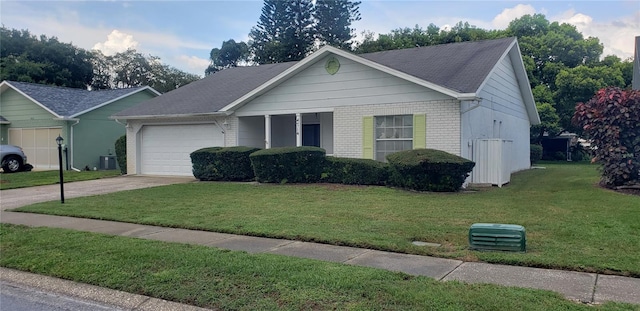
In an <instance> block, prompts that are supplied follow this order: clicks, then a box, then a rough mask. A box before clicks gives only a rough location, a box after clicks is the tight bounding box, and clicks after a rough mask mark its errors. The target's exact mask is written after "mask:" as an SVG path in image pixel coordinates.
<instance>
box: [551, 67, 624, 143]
mask: <svg viewBox="0 0 640 311" xmlns="http://www.w3.org/2000/svg"><path fill="white" fill-rule="evenodd" d="M555 86H556V91H555V93H554V99H555V105H554V107H555V108H556V110H557V112H558V115H559V116H560V126H562V128H563V129H565V130H571V131H575V132H581V129H580V128H579V127H574V126H572V124H571V118H572V117H573V114H574V112H575V107H576V104H577V103H579V102H586V101H588V100H589V99H590V98H592V97H593V96H594V94H595V93H596V92H597V91H598V90H599V89H602V88H605V87H624V86H625V81H624V78H623V75H622V72H621V71H620V69H618V68H615V67H607V66H596V67H589V66H585V65H581V66H577V67H574V68H567V69H562V70H561V71H560V72H559V73H558V75H557V78H556V81H555Z"/></svg>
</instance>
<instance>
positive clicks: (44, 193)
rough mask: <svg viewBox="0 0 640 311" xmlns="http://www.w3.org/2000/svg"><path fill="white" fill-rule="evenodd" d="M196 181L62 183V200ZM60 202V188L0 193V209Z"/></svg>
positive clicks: (161, 178) (135, 179)
mask: <svg viewBox="0 0 640 311" xmlns="http://www.w3.org/2000/svg"><path fill="white" fill-rule="evenodd" d="M195 181H197V180H196V179H195V178H193V177H174V176H169V177H167V176H138V175H130V176H118V177H113V178H103V179H96V180H88V181H75V182H70V183H65V184H64V198H65V199H68V198H77V197H86V196H91V195H98V194H105V193H112V192H118V191H124V190H133V189H141V188H150V187H157V186H164V185H171V184H181V183H189V182H195ZM54 200H60V185H47V186H37V187H29V188H20V189H9V190H2V191H0V210H3V211H4V210H7V209H13V208H18V207H21V206H26V205H29V204H34V203H40V202H47V201H54Z"/></svg>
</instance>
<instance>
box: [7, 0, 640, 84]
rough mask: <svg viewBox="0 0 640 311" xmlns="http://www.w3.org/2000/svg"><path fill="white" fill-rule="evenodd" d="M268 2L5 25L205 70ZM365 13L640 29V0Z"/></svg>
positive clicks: (95, 10)
mask: <svg viewBox="0 0 640 311" xmlns="http://www.w3.org/2000/svg"><path fill="white" fill-rule="evenodd" d="M262 4H263V2H262V1H248V0H247V1H242V0H241V1H213V0H209V1H141V0H139V1H24V0H22V1H6V0H1V1H0V21H1V22H2V24H3V25H4V26H5V27H8V28H17V29H29V31H31V33H32V34H35V35H40V34H45V35H47V36H56V37H58V38H59V39H60V40H61V41H63V42H72V43H73V44H74V45H76V46H78V47H81V48H85V49H92V48H97V49H100V50H102V51H103V52H104V53H105V54H110V53H115V52H118V51H123V50H126V49H127V48H129V47H133V48H136V49H137V50H138V51H140V52H143V53H146V54H152V55H156V56H159V57H161V59H162V61H163V62H164V63H167V64H170V65H172V66H175V67H177V68H179V69H181V70H184V71H188V72H192V73H196V74H199V75H202V74H203V72H204V69H205V68H206V66H207V65H208V57H209V52H210V51H211V49H212V48H214V47H220V45H221V44H222V41H224V40H228V39H234V40H236V41H239V40H240V41H246V40H248V34H249V31H250V30H251V27H253V26H255V25H256V22H257V21H258V18H259V16H260V10H261V8H262ZM360 13H361V15H362V20H361V21H358V22H356V23H355V24H354V25H353V26H354V27H355V28H356V32H357V33H358V35H359V36H360V37H361V36H362V35H361V33H362V32H363V31H370V32H374V33H376V34H380V33H388V32H390V30H392V29H396V28H401V27H414V26H415V25H416V24H417V25H420V26H421V27H423V28H426V26H427V25H429V24H430V23H434V24H435V25H437V26H439V27H440V28H445V27H446V26H448V25H454V24H456V23H457V22H459V21H468V22H469V23H470V24H471V25H475V26H477V27H480V28H485V29H504V28H505V27H506V26H507V24H508V22H509V21H511V20H513V19H514V18H517V17H520V16H522V15H524V14H533V13H542V14H545V15H546V17H547V19H549V20H551V21H559V22H568V23H571V24H574V25H576V27H577V28H578V30H580V31H581V32H582V33H583V34H584V35H585V36H594V37H598V38H599V39H600V42H601V43H603V44H604V47H605V51H604V54H605V55H608V54H615V55H618V56H620V57H621V58H628V57H631V56H632V55H633V40H634V37H635V36H640V1H639V0H635V1H604V0H602V1H470V0H469V1H428V0H422V1H398V0H383V1H370V0H362V4H361V5H360Z"/></svg>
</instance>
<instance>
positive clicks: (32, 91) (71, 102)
mask: <svg viewBox="0 0 640 311" xmlns="http://www.w3.org/2000/svg"><path fill="white" fill-rule="evenodd" d="M0 85H1V86H2V92H4V91H5V89H7V88H9V87H10V88H12V89H14V90H15V91H17V92H18V93H20V94H22V95H23V96H25V97H27V98H28V99H30V100H31V101H33V102H34V103H36V104H38V105H40V106H41V107H42V108H44V109H45V110H47V111H49V112H50V113H51V114H53V115H54V116H55V117H57V118H73V117H76V116H78V115H80V114H82V113H85V112H88V111H91V110H93V109H96V108H99V107H102V106H103V105H105V104H108V103H110V102H112V101H114V100H117V99H119V98H122V97H124V96H127V95H130V94H133V93H137V92H140V91H143V90H146V89H148V90H149V91H151V92H152V93H154V94H156V95H160V93H158V92H157V91H156V90H154V89H153V88H151V87H148V86H136V87H129V88H122V89H110V90H87V89H79V88H70V87H64V86H55V85H45V84H38V83H30V82H18V81H7V80H5V81H3V82H2V83H1V84H0Z"/></svg>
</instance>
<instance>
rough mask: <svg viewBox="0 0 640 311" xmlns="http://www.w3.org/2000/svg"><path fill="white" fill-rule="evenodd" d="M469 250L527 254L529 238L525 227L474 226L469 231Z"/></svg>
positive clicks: (482, 224)
mask: <svg viewBox="0 0 640 311" xmlns="http://www.w3.org/2000/svg"><path fill="white" fill-rule="evenodd" d="M469 248H470V249H473V250H497V251H514V252H526V250H527V238H526V234H525V230H524V227H523V226H520V225H505V224H484V223H477V224H473V225H471V228H470V229H469Z"/></svg>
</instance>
